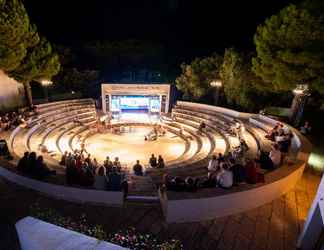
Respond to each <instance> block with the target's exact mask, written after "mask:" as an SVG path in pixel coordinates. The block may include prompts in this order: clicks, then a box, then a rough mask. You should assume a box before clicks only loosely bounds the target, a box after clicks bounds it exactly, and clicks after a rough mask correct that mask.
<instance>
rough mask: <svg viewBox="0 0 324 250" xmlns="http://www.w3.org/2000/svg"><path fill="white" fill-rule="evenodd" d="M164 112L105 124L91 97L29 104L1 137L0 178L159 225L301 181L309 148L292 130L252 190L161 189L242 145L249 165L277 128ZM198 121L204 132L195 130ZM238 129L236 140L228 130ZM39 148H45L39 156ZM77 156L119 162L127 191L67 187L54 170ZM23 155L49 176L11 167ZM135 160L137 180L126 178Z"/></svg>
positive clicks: (209, 114)
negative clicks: (152, 212)
mask: <svg viewBox="0 0 324 250" xmlns="http://www.w3.org/2000/svg"><path fill="white" fill-rule="evenodd" d="M170 110H171V112H168V113H159V114H154V115H150V114H149V113H145V112H141V111H138V112H136V111H135V112H130V113H127V112H124V113H122V112H121V113H119V114H118V115H114V116H112V119H111V120H110V122H109V126H104V125H102V123H101V122H100V117H105V114H104V113H103V112H102V110H97V109H96V107H95V103H94V100H92V99H75V100H66V101H58V102H50V103H46V104H40V105H36V107H35V108H34V111H31V112H29V113H28V117H27V119H26V120H27V121H26V124H25V126H18V127H16V128H15V129H13V130H10V131H6V132H2V135H3V137H4V138H5V139H6V141H7V145H8V148H9V151H10V153H11V155H12V156H13V159H12V160H8V161H7V163H8V164H3V165H4V166H5V168H1V169H0V175H1V176H2V177H3V178H5V179H7V180H9V181H11V182H14V183H16V184H18V185H21V186H25V187H27V188H29V189H32V190H36V191H39V192H41V193H43V194H45V195H48V196H50V197H54V198H59V199H63V200H67V201H73V202H77V203H90V204H104V205H107V206H111V205H113V206H116V205H117V206H122V205H123V204H124V203H125V202H127V201H136V202H138V203H139V204H140V203H143V204H147V203H156V204H160V206H161V209H162V211H163V214H164V219H165V221H166V222H167V223H173V222H197V221H203V220H210V219H215V218H219V217H223V216H228V215H233V214H236V213H239V212H243V211H248V210H250V209H253V208H256V207H259V206H261V205H264V204H266V203H269V202H271V201H273V200H275V199H277V198H279V197H281V196H282V195H283V194H285V193H287V192H288V191H290V190H291V189H292V188H294V186H295V185H296V183H297V182H298V180H299V179H300V178H301V176H302V174H303V171H304V168H305V165H306V163H307V159H308V156H309V153H310V149H311V146H310V143H309V142H308V141H307V140H306V139H305V138H304V137H303V136H302V135H301V134H300V133H299V132H298V131H297V130H295V129H294V128H292V127H288V125H285V126H287V128H289V131H290V132H291V133H292V135H293V137H292V142H291V149H290V150H289V154H288V155H287V156H286V157H285V160H284V161H283V162H282V164H281V165H280V166H278V167H277V168H275V169H273V170H265V169H258V172H259V174H260V175H261V176H263V178H262V181H258V182H257V183H254V184H248V183H244V184H240V185H234V186H232V187H231V188H228V189H224V188H220V187H212V188H198V189H197V190H195V192H187V191H174V190H168V189H167V188H165V186H164V184H163V176H165V175H166V174H167V175H168V176H174V177H178V178H181V179H183V180H184V179H186V178H187V177H191V178H193V179H204V178H206V177H207V175H208V170H207V166H208V162H209V160H210V159H211V157H212V156H213V155H219V154H222V155H224V156H226V155H228V154H229V153H230V152H233V150H234V149H237V148H238V147H239V146H240V140H242V139H243V140H244V141H245V142H246V144H247V146H248V150H247V152H246V153H245V155H244V157H245V159H255V158H256V157H257V155H258V153H259V152H260V151H262V152H270V151H271V147H272V144H273V142H272V141H270V140H268V139H266V137H265V136H266V134H267V133H268V132H269V131H270V130H271V129H272V128H273V127H274V126H276V125H277V124H278V121H276V120H273V119H272V118H269V117H267V116H264V115H260V114H248V113H240V112H237V111H235V110H230V109H226V108H222V107H217V106H211V105H205V104H198V103H192V102H183V101H177V102H176V103H175V104H174V105H173V106H172V107H171V109H170ZM201 123H204V124H205V128H204V129H203V130H201V131H199V127H200V125H201ZM238 125H239V127H240V136H239V137H240V138H238V135H237V133H236V132H235V127H237V126H238ZM156 127H158V128H159V130H162V133H161V134H159V133H158V134H157V135H156V138H154V140H150V139H147V138H146V139H145V137H147V136H148V135H149V134H150V133H152V130H154V129H155V128H156ZM44 148H45V150H44ZM80 150H84V152H87V154H90V155H91V157H92V158H96V160H97V161H98V162H99V164H102V163H103V162H104V160H105V159H106V157H107V156H109V157H110V158H111V159H114V158H115V157H118V158H119V161H120V162H121V172H122V173H123V174H124V176H125V179H126V180H127V183H128V188H127V193H126V194H125V190H124V189H122V188H120V189H119V190H98V189H96V188H94V187H93V186H87V187H84V186H79V185H68V184H67V182H66V176H65V175H66V168H65V166H64V164H63V165H62V164H60V161H61V159H62V155H63V154H64V153H65V152H76V151H80ZM25 152H36V154H37V155H43V158H44V160H45V163H46V164H47V166H48V167H49V168H50V169H52V170H55V171H56V175H55V176H50V177H49V178H45V179H43V180H38V179H34V178H32V177H30V176H28V175H25V174H21V173H20V172H19V171H17V169H16V165H17V162H18V160H19V159H20V158H22V157H23V155H24V153H25ZM151 154H155V155H156V156H158V155H161V156H162V157H163V159H164V167H163V168H154V167H151V166H150V165H149V158H150V156H151ZM136 160H139V161H140V162H141V164H142V165H143V168H144V169H143V175H136V174H134V172H133V165H134V164H135V162H136Z"/></svg>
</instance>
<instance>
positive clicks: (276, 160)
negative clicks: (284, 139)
mask: <svg viewBox="0 0 324 250" xmlns="http://www.w3.org/2000/svg"><path fill="white" fill-rule="evenodd" d="M269 157H270V159H271V161H272V163H273V165H274V167H279V165H280V163H281V152H280V150H279V146H278V144H274V145H273V147H272V149H271V151H270V153H269Z"/></svg>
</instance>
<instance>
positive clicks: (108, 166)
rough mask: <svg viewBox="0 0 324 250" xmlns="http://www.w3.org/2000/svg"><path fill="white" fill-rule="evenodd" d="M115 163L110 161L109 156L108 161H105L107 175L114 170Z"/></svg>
mask: <svg viewBox="0 0 324 250" xmlns="http://www.w3.org/2000/svg"><path fill="white" fill-rule="evenodd" d="M113 165H114V164H113V163H112V161H111V160H110V159H109V156H107V157H106V160H105V161H104V167H105V168H106V171H107V173H110V172H111V171H112V169H113Z"/></svg>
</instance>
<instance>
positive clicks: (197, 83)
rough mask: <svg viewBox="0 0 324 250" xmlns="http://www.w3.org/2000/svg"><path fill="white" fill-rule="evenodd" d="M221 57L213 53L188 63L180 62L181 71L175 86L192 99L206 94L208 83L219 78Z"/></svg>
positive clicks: (208, 87)
mask: <svg viewBox="0 0 324 250" xmlns="http://www.w3.org/2000/svg"><path fill="white" fill-rule="evenodd" d="M222 61H223V57H222V56H220V55H218V54H213V55H212V56H210V57H205V58H196V59H194V60H193V61H192V62H191V63H190V64H184V63H183V64H182V65H181V70H182V73H181V75H180V76H179V77H177V78H176V86H177V88H178V89H179V90H181V91H182V92H183V93H184V95H185V96H187V97H191V98H194V99H199V98H200V97H202V96H204V95H206V94H207V92H208V91H209V90H210V89H211V86H210V83H211V82H212V81H213V80H217V79H219V78H220V76H219V72H220V69H221V65H222Z"/></svg>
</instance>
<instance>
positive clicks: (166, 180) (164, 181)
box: [162, 174, 173, 190]
mask: <svg viewBox="0 0 324 250" xmlns="http://www.w3.org/2000/svg"><path fill="white" fill-rule="evenodd" d="M172 184H173V183H172V177H171V176H170V175H168V174H163V176H162V185H164V186H165V187H166V189H167V190H171V189H172Z"/></svg>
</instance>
